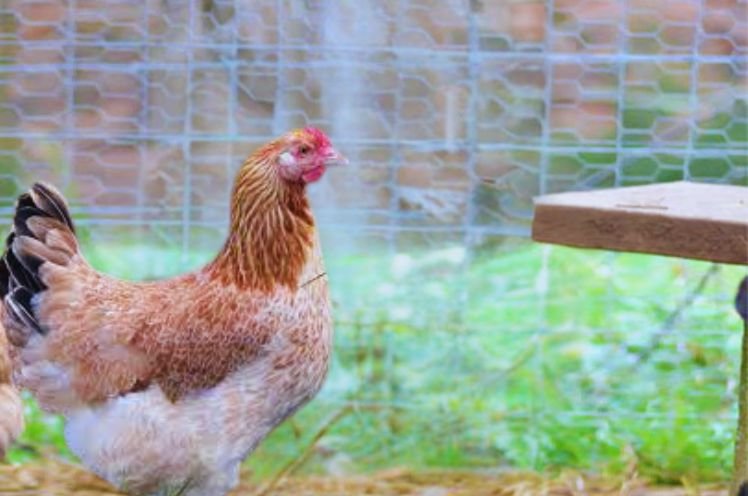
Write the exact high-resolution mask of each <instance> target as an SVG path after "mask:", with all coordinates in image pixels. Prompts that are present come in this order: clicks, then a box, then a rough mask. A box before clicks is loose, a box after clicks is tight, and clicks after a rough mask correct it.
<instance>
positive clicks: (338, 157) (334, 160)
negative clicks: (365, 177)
mask: <svg viewBox="0 0 748 496" xmlns="http://www.w3.org/2000/svg"><path fill="white" fill-rule="evenodd" d="M325 165H326V166H327V167H330V166H335V165H348V159H347V158H345V157H344V156H343V155H342V154H340V153H339V152H338V151H337V150H335V149H334V148H330V149H329V150H328V151H327V153H326V154H325Z"/></svg>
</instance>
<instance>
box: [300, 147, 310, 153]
mask: <svg viewBox="0 0 748 496" xmlns="http://www.w3.org/2000/svg"><path fill="white" fill-rule="evenodd" d="M310 151H311V149H310V148H309V146H307V145H301V146H300V147H299V155H306V154H307V153H309V152H310Z"/></svg>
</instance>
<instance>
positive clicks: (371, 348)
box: [11, 243, 745, 482]
mask: <svg viewBox="0 0 748 496" xmlns="http://www.w3.org/2000/svg"><path fill="white" fill-rule="evenodd" d="M114 246H115V245H108V246H107V247H106V248H104V249H102V248H101V247H100V248H99V249H98V250H94V249H89V250H87V254H88V256H89V258H90V259H91V260H92V261H93V263H94V264H95V265H96V266H98V267H99V268H102V269H104V270H106V271H107V272H110V273H112V274H115V275H119V276H123V277H124V276H126V277H127V278H129V279H140V278H148V277H153V276H163V275H165V274H173V273H178V272H180V271H182V270H184V269H185V268H187V267H194V266H197V265H198V264H199V263H201V262H203V261H205V260H207V258H208V256H209V255H208V252H207V251H206V252H204V253H197V254H193V256H192V257H191V258H189V259H183V258H182V257H180V254H179V252H178V251H177V250H176V249H163V250H158V251H156V250H146V249H145V248H143V247H141V246H127V245H126V244H117V245H116V246H117V248H114ZM144 250H145V251H144ZM355 252H356V250H353V249H352V250H350V251H349V252H348V253H336V252H335V251H334V250H332V251H328V253H327V260H328V269H329V272H330V280H331V287H332V292H333V299H334V303H335V317H336V321H337V325H336V348H335V358H334V363H333V367H332V372H331V375H330V377H329V380H328V382H327V384H326V387H325V389H324V390H323V392H322V393H321V395H320V396H319V397H318V398H317V399H316V400H315V401H314V402H312V403H311V404H310V405H309V406H307V407H306V408H304V409H303V410H302V411H301V412H300V413H299V414H297V415H296V416H295V417H294V418H293V419H292V420H291V421H290V422H287V423H286V424H284V425H283V426H281V427H280V428H278V429H277V430H276V431H275V432H274V433H273V435H272V436H271V437H270V438H269V439H268V440H267V442H265V443H264V444H263V445H262V446H261V448H260V449H259V451H258V452H257V453H256V454H255V455H254V456H253V457H252V458H251V460H250V462H249V463H250V465H251V466H252V467H253V469H254V470H255V472H256V473H257V474H258V475H259V476H263V475H268V474H271V473H273V472H274V471H276V470H278V469H279V468H280V467H282V466H283V465H284V464H285V463H286V462H287V461H288V460H290V459H293V458H295V457H297V456H299V454H300V453H301V452H302V451H303V450H304V448H305V447H306V446H307V444H308V443H309V440H310V439H311V438H312V437H313V436H314V434H315V433H316V432H317V429H319V428H320V427H321V426H323V425H324V424H325V422H326V420H325V419H327V418H329V417H330V416H333V415H334V414H335V413H336V412H338V411H339V410H340V409H341V408H346V407H351V410H350V411H348V412H347V413H346V414H344V415H343V416H342V417H341V418H340V419H339V420H338V421H337V422H336V423H335V424H334V425H332V427H331V428H330V430H329V432H328V433H327V435H325V436H324V437H323V438H322V440H321V442H320V443H319V444H318V445H317V446H316V448H315V450H314V452H313V455H312V456H311V458H310V459H309V461H308V463H307V464H306V465H305V467H304V470H307V471H328V472H333V473H339V472H341V471H343V472H349V471H368V470H374V469H377V468H382V467H386V466H393V465H398V466H400V465H405V466H410V467H415V468H424V467H516V468H521V469H537V470H557V469H562V468H580V469H589V470H594V471H599V472H620V471H621V470H623V469H624V467H626V466H627V465H628V464H630V463H632V462H635V463H637V464H638V468H639V471H640V473H642V474H643V475H646V476H649V477H652V478H654V479H656V480H658V481H663V482H665V481H676V480H680V479H681V478H683V477H688V478H690V479H695V480H700V481H712V480H724V479H726V478H727V474H728V470H729V467H730V460H731V440H732V434H733V423H734V421H733V419H734V416H735V401H734V397H735V380H736V378H737V360H738V341H739V332H738V326H739V323H738V320H737V314H736V313H735V312H734V310H733V309H732V304H731V297H732V292H733V290H734V289H735V287H736V284H737V282H738V280H739V277H740V276H741V275H742V274H743V273H744V272H745V269H742V268H738V267H728V266H722V267H718V268H717V269H716V270H715V269H712V268H711V266H710V265H709V264H707V263H702V262H691V261H682V260H677V259H668V258H662V257H655V256H645V255H630V254H621V255H614V254H610V253H605V252H594V251H585V250H573V249H562V248H549V247H541V246H537V245H530V244H525V243H519V244H517V243H513V244H512V246H511V248H507V247H504V248H494V249H488V248H486V249H483V250H479V251H478V252H477V254H475V256H474V257H472V258H471V259H470V260H467V259H465V258H464V252H463V251H462V248H460V247H455V248H450V249H443V250H432V251H430V252H422V253H415V252H413V253H409V254H399V255H395V256H390V255H385V254H365V253H364V252H362V253H357V254H355V255H351V253H355ZM144 253H146V256H144V255H143V254H144ZM144 259H145V260H148V261H149V263H147V264H144V263H142V260H144ZM139 260H140V261H141V262H140V263H137V261H139ZM707 272H711V275H710V276H708V278H707V282H706V284H705V286H704V290H703V292H701V293H700V294H699V295H697V296H696V297H695V298H694V300H693V302H692V303H691V304H690V305H687V306H686V307H685V309H684V310H683V312H682V314H681V315H680V317H679V318H677V319H674V321H673V325H672V326H671V328H669V329H668V328H665V327H664V325H665V322H667V321H668V317H669V316H670V315H671V313H672V312H673V309H675V308H677V307H678V306H679V304H680V303H681V302H682V301H683V299H684V298H686V296H687V295H688V294H689V293H690V292H691V291H692V290H693V288H694V287H695V286H696V285H697V283H698V281H699V279H700V278H702V277H704V274H706V273H707ZM658 332H660V333H662V338H661V339H660V340H659V341H658V342H655V344H656V346H653V345H652V343H653V341H652V340H653V336H654V335H655V334H656V333H658ZM646 353H648V354H649V355H648V357H646V358H645V359H638V361H637V356H639V355H640V354H646ZM27 404H28V419H29V426H28V429H27V431H26V433H25V434H24V438H23V442H25V443H27V444H31V445H34V446H44V447H47V448H48V447H50V446H51V447H53V449H56V450H58V451H60V452H62V453H66V452H65V450H64V442H63V440H62V436H61V433H60V430H61V428H60V422H59V421H58V420H56V419H51V418H50V417H48V416H46V415H43V414H41V413H40V412H39V411H38V410H37V409H36V408H35V406H34V405H33V402H32V401H28V402H27ZM28 456H29V455H28V454H27V453H26V452H24V451H22V450H16V451H14V452H12V453H11V458H12V459H13V460H16V461H19V460H22V459H24V458H27V457H28Z"/></svg>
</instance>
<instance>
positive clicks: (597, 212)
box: [532, 182, 748, 264]
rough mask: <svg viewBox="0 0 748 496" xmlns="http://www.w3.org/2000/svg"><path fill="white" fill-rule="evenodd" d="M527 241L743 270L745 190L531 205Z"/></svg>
mask: <svg viewBox="0 0 748 496" xmlns="http://www.w3.org/2000/svg"><path fill="white" fill-rule="evenodd" d="M532 238H533V239H534V240H535V241H540V242H544V243H555V244H561V245H568V246H577V247H583V248H600V249H606V250H617V251H631V252H641V253H654V254H659V255H670V256H676V257H683V258H696V259H701V260H711V261H714V262H723V263H731V264H748V188H747V187H742V186H728V185H717V184H703V183H690V182H673V183H661V184H652V185H647V186H634V187H627V188H615V189H604V190H596V191H581V192H569V193H558V194H551V195H545V196H541V197H538V198H536V199H535V218H534V220H533V224H532Z"/></svg>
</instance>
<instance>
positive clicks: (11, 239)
mask: <svg viewBox="0 0 748 496" xmlns="http://www.w3.org/2000/svg"><path fill="white" fill-rule="evenodd" d="M33 217H46V218H50V219H54V220H56V221H58V222H59V223H60V224H61V225H64V226H65V227H67V228H68V229H70V230H71V231H72V232H73V233H74V232H75V229H74V226H73V221H72V219H71V218H70V214H69V213H68V209H67V206H66V204H65V200H64V199H63V198H62V196H61V195H60V194H59V193H57V192H56V191H55V190H54V189H53V188H51V187H49V186H46V185H44V184H40V183H37V184H34V186H33V187H32V188H31V190H30V191H29V192H28V193H24V194H23V195H21V196H19V197H18V201H17V203H16V212H15V216H14V218H13V231H12V232H11V233H10V235H9V236H8V238H7V240H6V243H5V253H4V254H3V256H2V258H1V259H0V298H2V301H3V303H4V305H5V310H6V317H7V318H8V319H10V321H9V322H8V323H9V324H10V325H8V326H7V327H8V328H7V329H6V330H7V331H8V338H9V339H10V340H11V341H12V342H14V343H15V344H17V345H19V346H22V345H23V344H24V343H25V341H26V340H27V339H28V334H29V332H30V331H35V332H37V333H40V334H45V330H44V329H43V328H42V326H41V325H40V324H39V322H38V320H37V319H36V316H35V315H34V313H35V312H34V308H33V302H34V295H36V294H37V293H39V292H41V291H44V290H45V289H46V286H45V285H44V283H43V282H42V281H41V278H40V276H39V268H40V267H41V266H42V264H43V263H44V262H45V260H42V259H41V258H39V256H40V255H39V252H38V251H35V250H34V249H30V248H31V247H32V246H33V243H31V240H29V239H27V238H32V239H36V240H37V241H40V242H42V243H44V242H45V240H44V239H39V238H37V234H34V231H32V230H31V229H30V228H29V219H31V218H33ZM63 229H64V228H63ZM37 233H39V231H38V229H37ZM39 235H40V236H45V237H46V234H39ZM32 253H35V254H32Z"/></svg>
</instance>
